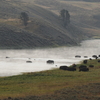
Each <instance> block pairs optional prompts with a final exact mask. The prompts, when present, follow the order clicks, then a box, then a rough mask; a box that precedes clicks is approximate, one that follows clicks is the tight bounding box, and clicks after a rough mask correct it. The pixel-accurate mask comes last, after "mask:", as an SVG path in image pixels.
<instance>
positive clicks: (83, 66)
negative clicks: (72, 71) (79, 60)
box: [79, 65, 87, 69]
mask: <svg viewBox="0 0 100 100" xmlns="http://www.w3.org/2000/svg"><path fill="white" fill-rule="evenodd" d="M81 68H87V66H85V65H80V66H79V69H81Z"/></svg>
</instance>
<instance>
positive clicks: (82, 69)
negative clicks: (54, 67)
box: [79, 68, 89, 72]
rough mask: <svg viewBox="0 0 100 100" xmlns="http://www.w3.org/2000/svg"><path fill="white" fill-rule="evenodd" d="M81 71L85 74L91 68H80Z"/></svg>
mask: <svg viewBox="0 0 100 100" xmlns="http://www.w3.org/2000/svg"><path fill="white" fill-rule="evenodd" d="M79 71H84V72H86V71H89V68H80V69H79Z"/></svg>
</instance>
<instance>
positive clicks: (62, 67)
mask: <svg viewBox="0 0 100 100" xmlns="http://www.w3.org/2000/svg"><path fill="white" fill-rule="evenodd" d="M67 68H68V66H60V68H59V69H61V70H67Z"/></svg>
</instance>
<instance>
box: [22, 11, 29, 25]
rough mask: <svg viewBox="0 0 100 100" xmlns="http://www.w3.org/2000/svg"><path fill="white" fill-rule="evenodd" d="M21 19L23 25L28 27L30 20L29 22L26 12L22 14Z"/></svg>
mask: <svg viewBox="0 0 100 100" xmlns="http://www.w3.org/2000/svg"><path fill="white" fill-rule="evenodd" d="M20 19H21V21H22V23H23V24H24V25H25V26H27V24H28V20H29V16H28V14H27V13H26V12H21V14H20Z"/></svg>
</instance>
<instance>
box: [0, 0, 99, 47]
mask: <svg viewBox="0 0 100 100" xmlns="http://www.w3.org/2000/svg"><path fill="white" fill-rule="evenodd" d="M68 5H69V6H68ZM70 5H71V7H70ZM84 5H85V3H84ZM65 6H67V8H66V9H68V10H69V12H70V14H71V23H70V25H69V26H68V27H64V26H63V22H62V20H61V19H60V17H59V11H60V10H61V9H62V8H63V7H65ZM78 8H79V7H77V5H75V3H73V2H66V1H61V0H58V1H56V0H50V1H46V0H43V2H41V1H40V0H28V2H27V1H26V0H0V48H34V47H51V46H64V45H77V44H79V43H80V41H82V40H84V39H88V38H90V37H92V36H93V35H94V36H98V35H99V34H98V33H99V28H98V27H99V25H100V24H99V22H95V21H93V22H92V25H91V23H90V25H89V24H88V22H89V21H88V22H87V20H86V17H87V16H85V17H84V19H83V20H82V21H83V22H82V21H81V16H78V18H80V20H79V21H78V18H77V15H76V14H74V10H75V9H78ZM83 9H84V8H81V9H80V10H79V11H78V12H77V13H80V11H83ZM23 11H24V12H27V13H28V15H29V18H30V20H29V23H28V25H27V27H24V26H23V25H22V24H21V23H20V20H19V16H20V13H21V12H23ZM86 11H87V9H86V10H85V12H86ZM96 11H97V12H98V11H99V9H97V10H96ZM86 13H88V11H87V12H86ZM82 14H83V13H82ZM93 19H94V20H99V15H98V14H97V13H96V14H95V15H94V18H93ZM91 20H92V19H91ZM81 22H82V23H81ZM94 22H95V23H94ZM95 24H96V25H95ZM91 32H92V33H91ZM94 32H96V33H95V34H94Z"/></svg>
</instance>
